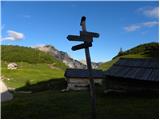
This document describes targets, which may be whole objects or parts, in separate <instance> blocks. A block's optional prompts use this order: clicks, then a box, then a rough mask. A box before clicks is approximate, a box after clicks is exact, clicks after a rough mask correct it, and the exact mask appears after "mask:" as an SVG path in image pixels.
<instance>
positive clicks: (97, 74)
mask: <svg viewBox="0 0 160 120" xmlns="http://www.w3.org/2000/svg"><path fill="white" fill-rule="evenodd" d="M92 75H93V78H104V77H105V75H104V72H103V71H101V70H95V69H94V70H92ZM64 76H65V77H68V78H88V77H89V72H88V70H87V69H67V70H66V71H65V74H64Z"/></svg>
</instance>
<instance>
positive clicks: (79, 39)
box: [67, 35, 84, 41]
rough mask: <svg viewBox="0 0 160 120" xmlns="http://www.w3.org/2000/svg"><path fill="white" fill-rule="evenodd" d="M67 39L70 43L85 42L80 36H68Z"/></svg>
mask: <svg viewBox="0 0 160 120" xmlns="http://www.w3.org/2000/svg"><path fill="white" fill-rule="evenodd" d="M67 39H68V40H69V41H84V39H82V38H81V37H80V36H77V35H68V36H67Z"/></svg>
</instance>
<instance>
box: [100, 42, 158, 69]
mask: <svg viewBox="0 0 160 120" xmlns="http://www.w3.org/2000/svg"><path fill="white" fill-rule="evenodd" d="M119 58H156V59H158V58H159V43H145V44H141V45H138V46H136V47H134V48H131V49H129V50H126V51H124V52H121V53H119V54H117V55H116V56H115V57H113V59H112V60H110V61H108V62H105V63H103V64H101V65H100V66H99V68H98V69H101V70H107V69H109V68H110V67H111V66H112V65H113V64H114V63H115V62H117V61H118V59H119Z"/></svg>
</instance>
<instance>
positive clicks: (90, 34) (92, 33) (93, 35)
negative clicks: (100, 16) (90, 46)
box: [80, 31, 99, 38]
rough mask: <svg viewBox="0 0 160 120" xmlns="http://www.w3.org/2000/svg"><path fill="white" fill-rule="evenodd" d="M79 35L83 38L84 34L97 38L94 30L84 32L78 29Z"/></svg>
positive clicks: (97, 35)
mask: <svg viewBox="0 0 160 120" xmlns="http://www.w3.org/2000/svg"><path fill="white" fill-rule="evenodd" d="M80 36H81V37H82V38H83V37H85V36H90V37H95V38H98V37H99V34H98V33H95V32H84V31H80Z"/></svg>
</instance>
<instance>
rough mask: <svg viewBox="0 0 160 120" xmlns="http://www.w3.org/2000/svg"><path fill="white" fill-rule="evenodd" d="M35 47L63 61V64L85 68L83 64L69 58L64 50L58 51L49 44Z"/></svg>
mask: <svg viewBox="0 0 160 120" xmlns="http://www.w3.org/2000/svg"><path fill="white" fill-rule="evenodd" d="M35 49H37V50H40V51H43V52H46V53H48V54H50V55H51V56H53V57H54V58H56V59H57V60H59V61H61V62H63V63H64V64H65V65H67V66H68V67H70V68H81V69H85V68H86V65H85V64H83V63H81V62H79V61H78V60H75V59H73V58H71V57H70V56H69V55H68V54H67V53H66V52H63V51H59V50H57V49H56V48H55V47H53V46H51V45H44V46H37V47H35Z"/></svg>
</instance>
